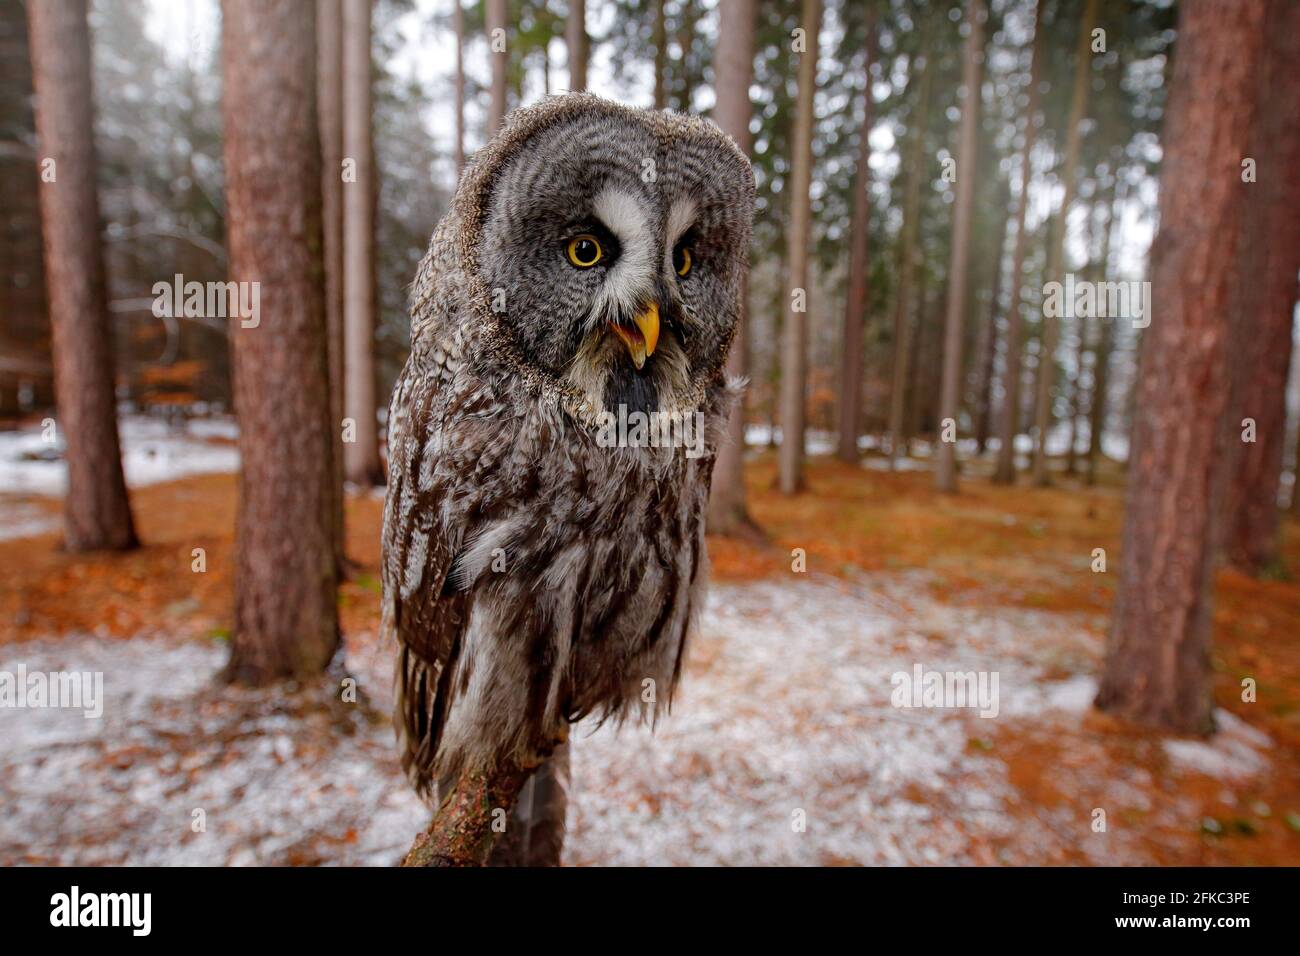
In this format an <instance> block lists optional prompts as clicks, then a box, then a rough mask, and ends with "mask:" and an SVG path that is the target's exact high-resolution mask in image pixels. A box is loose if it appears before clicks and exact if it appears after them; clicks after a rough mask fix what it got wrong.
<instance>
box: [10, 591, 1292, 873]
mask: <svg viewBox="0 0 1300 956" xmlns="http://www.w3.org/2000/svg"><path fill="white" fill-rule="evenodd" d="M1097 653H1098V651H1097V640H1096V637H1095V635H1093V634H1091V633H1089V619H1087V618H1084V617H1081V616H1072V615H1065V614H1054V613H1047V612H1041V611H1032V610H1018V609H1012V608H998V607H989V606H988V605H982V606H975V605H973V604H972V605H960V604H958V605H946V604H941V603H939V602H938V601H936V600H935V599H934V598H933V597H931V589H930V587H929V579H928V577H927V576H926V575H925V574H924V573H922V572H910V573H897V574H877V575H873V576H871V577H865V576H864V577H862V578H860V579H857V580H851V581H846V580H838V579H826V578H816V577H812V576H808V575H792V576H791V578H790V579H788V580H775V581H765V582H757V583H753V584H745V585H719V586H716V587H715V588H714V589H713V591H712V593H711V596H710V598H709V601H708V604H707V607H706V608H705V610H704V613H703V614H702V616H701V624H700V629H699V632H698V633H697V634H696V636H695V638H694V641H693V646H692V648H691V649H690V651H689V653H688V664H687V669H686V674H685V677H684V679H683V683H682V686H681V688H680V690H679V694H678V697H677V700H676V702H675V706H674V708H673V713H672V714H671V715H665V716H664V717H663V719H662V720H661V721H660V723H659V727H658V729H657V731H656V732H655V733H653V734H652V733H650V731H648V730H647V729H646V728H644V727H641V726H638V725H628V726H624V727H622V728H615V727H612V726H604V727H596V726H593V725H592V724H590V723H584V724H581V725H579V726H578V727H577V728H575V732H574V740H573V752H572V760H573V781H572V787H571V804H570V817H569V835H568V840H567V845H566V850H565V859H566V862H567V863H570V864H577V865H590V864H604V865H638V864H652V865H653V864H674V865H679V864H694V865H700V864H799V865H816V864H832V863H865V864H918V863H998V862H1007V863H1035V862H1037V863H1042V862H1052V861H1054V860H1059V859H1060V858H1061V854H1062V853H1063V852H1064V851H1065V850H1066V849H1070V850H1075V851H1077V850H1078V849H1080V848H1081V847H1082V849H1083V852H1084V853H1086V854H1087V855H1088V857H1089V858H1090V859H1092V860H1094V861H1095V862H1098V863H1112V864H1117V863H1118V864H1128V863H1140V862H1142V861H1143V859H1144V857H1143V855H1142V849H1141V834H1137V833H1127V834H1126V833H1125V832H1123V831H1122V829H1121V828H1120V827H1119V826H1116V827H1114V828H1113V831H1114V832H1113V833H1112V834H1111V835H1110V836H1107V835H1097V834H1092V833H1091V831H1090V830H1089V828H1088V823H1089V817H1088V813H1089V811H1090V807H1091V804H1089V806H1088V807H1083V806H1075V805H1073V803H1070V802H1067V803H1066V804H1065V805H1062V806H1057V807H1051V808H1045V809H1042V810H1040V811H1039V812H1036V813H1025V812H1023V810H1024V808H1023V806H1021V807H1020V808H1019V809H1020V811H1021V812H1018V813H1017V812H1013V807H1015V805H1016V804H1017V801H1019V800H1020V796H1019V793H1018V791H1017V790H1016V788H1015V787H1013V786H1012V785H1011V783H1010V781H1009V780H1008V778H1007V773H1008V770H1007V764H1006V763H1004V762H1003V761H1002V760H1001V759H999V757H998V754H997V753H996V752H990V749H989V747H990V746H991V744H989V741H990V739H991V738H992V735H993V733H994V731H995V730H996V729H1000V728H1001V727H1006V726H1012V727H1024V726H1026V722H1029V725H1030V726H1033V727H1036V728H1046V729H1047V732H1049V733H1050V732H1051V730H1050V728H1052V727H1058V726H1059V727H1075V728H1077V726H1078V724H1079V722H1080V721H1081V720H1082V715H1083V714H1084V713H1085V712H1086V711H1087V710H1088V709H1089V706H1090V701H1091V699H1092V695H1093V694H1094V692H1095V685H1094V683H1093V680H1092V678H1091V677H1090V676H1089V675H1090V674H1091V672H1092V671H1093V670H1094V668H1095V665H1096V661H1097ZM225 655H226V648H225V647H224V645H220V644H212V643H193V642H190V643H187V642H180V641H176V640H172V639H165V638H157V637H155V638H148V637H140V638H136V639H133V640H130V641H100V640H96V639H92V638H90V637H68V638H64V639H62V640H47V641H38V642H32V643H26V644H21V645H10V646H3V647H0V671H10V672H13V671H14V670H15V669H16V668H17V666H18V665H19V663H22V664H24V665H25V666H26V668H27V670H28V671H29V672H32V671H56V670H66V669H75V670H82V671H85V670H92V671H102V672H103V673H104V688H105V697H106V702H105V706H104V712H103V716H102V717H101V718H99V719H94V720H87V719H85V718H84V717H83V716H82V713H81V711H79V710H77V711H73V710H14V709H7V708H3V707H0V805H3V806H4V808H5V812H4V813H3V814H0V864H4V863H13V862H40V863H60V864H71V863H81V864H102V863H154V864H244V863H246V864H273V863H315V862H319V863H338V864H359V863H370V864H381V865H386V864H391V863H394V862H396V861H397V860H398V859H399V858H400V856H401V854H402V853H403V852H404V851H405V849H406V848H407V847H408V846H409V844H410V841H411V840H412V839H413V837H414V835H415V834H416V832H418V830H419V829H421V828H422V826H423V825H424V824H425V823H426V822H427V817H428V810H427V809H426V808H425V807H424V806H423V805H422V804H421V803H420V801H418V800H417V799H416V798H415V796H414V795H413V794H412V793H411V792H410V790H409V789H408V787H407V785H406V783H405V781H404V780H403V779H402V777H401V774H400V771H399V769H398V766H397V760H396V753H395V744H394V741H393V734H392V730H391V728H390V727H389V725H388V721H387V719H386V717H383V716H379V715H384V714H387V712H388V710H389V706H390V658H389V651H388V650H387V649H386V648H384V647H381V646H380V645H379V643H378V641H377V640H376V639H375V638H374V636H373V635H352V636H351V637H350V640H349V643H348V648H347V666H348V673H349V674H350V675H352V676H354V677H356V679H357V682H358V685H359V687H360V689H361V690H362V692H363V695H364V700H366V701H368V702H369V704H370V706H369V707H367V706H364V705H363V704H343V703H341V702H340V701H339V700H338V699H337V696H338V695H337V690H336V689H335V688H336V687H337V677H336V678H335V679H334V681H332V682H328V683H327V684H325V685H323V686H320V687H317V688H315V689H312V690H299V691H295V692H286V691H285V690H284V689H282V688H272V689H267V690H257V691H252V690H233V689H231V688H226V687H219V686H218V685H216V684H215V683H214V681H213V677H214V675H215V673H216V672H217V670H218V669H219V667H220V666H221V664H222V662H223V661H224V659H225ZM917 666H920V667H921V668H922V669H923V670H924V671H925V672H943V673H950V672H951V673H958V674H973V675H983V676H984V677H985V678H989V679H991V678H992V677H993V676H996V678H997V681H998V684H997V698H996V703H997V711H998V713H997V716H996V717H991V718H983V717H980V716H979V715H978V712H977V710H976V709H970V708H967V709H961V708H956V707H947V708H936V707H911V708H903V707H895V706H894V692H895V689H896V686H898V683H899V682H897V681H895V680H894V677H895V675H901V676H902V677H910V676H911V675H912V674H913V672H914V669H915V668H916V667H917ZM1049 672H1050V673H1052V674H1054V675H1062V674H1063V675H1065V676H1064V679H1059V680H1049V679H1047V678H1046V677H1045V674H1047V673H1049ZM1219 720H1220V724H1221V726H1222V728H1223V733H1222V735H1221V736H1220V737H1219V738H1216V739H1215V740H1214V741H1213V742H1211V743H1206V744H1202V743H1188V742H1186V741H1170V742H1167V743H1166V744H1165V747H1166V750H1167V751H1168V753H1169V755H1170V757H1171V763H1172V764H1174V765H1175V766H1174V772H1196V773H1210V774H1214V775H1219V774H1221V773H1227V772H1231V773H1232V774H1238V773H1245V774H1261V773H1265V772H1267V769H1268V767H1269V765H1270V764H1269V757H1268V756H1267V754H1266V753H1265V752H1266V751H1267V749H1268V746H1269V741H1268V738H1267V737H1266V736H1264V735H1262V734H1260V733H1259V732H1258V731H1256V730H1254V729H1253V728H1251V727H1250V726H1249V725H1246V724H1244V723H1242V722H1241V721H1239V720H1236V719H1235V718H1233V717H1232V715H1230V714H1220V715H1219ZM1070 739H1071V740H1073V741H1075V742H1076V743H1077V744H1079V745H1080V746H1086V747H1093V748H1099V747H1100V744H1098V743H1095V742H1089V740H1088V739H1087V737H1086V736H1085V737H1080V736H1079V735H1077V734H1075V735H1074V736H1073V737H1071V738H1070ZM1080 759H1082V758H1080ZM1084 765H1086V766H1088V767H1093V768H1095V767H1098V766H1105V762H1104V758H1103V757H1102V756H1100V755H1090V756H1089V758H1088V762H1087V763H1086V764H1081V765H1080V766H1084ZM1060 769H1061V770H1065V769H1066V768H1060ZM1049 772H1051V773H1055V772H1057V771H1055V770H1051V771H1049ZM1150 787H1151V778H1150V772H1149V771H1148V770H1147V769H1146V768H1143V767H1140V766H1139V767H1123V768H1116V771H1115V773H1114V779H1113V780H1107V781H1106V782H1105V796H1106V802H1105V803H1104V805H1105V806H1114V807H1133V808H1137V809H1139V810H1142V811H1144V812H1145V811H1147V810H1150V811H1151V812H1152V813H1164V814H1175V815H1178V819H1181V816H1182V815H1186V814H1188V813H1191V810H1189V809H1188V808H1187V807H1185V806H1183V805H1182V804H1179V805H1178V806H1172V807H1165V806H1161V807H1152V806H1151V801H1150V797H1149V792H1150ZM195 809H202V810H203V811H204V813H205V814H206V823H207V829H206V832H202V833H195V832H193V831H192V829H191V822H192V820H193V811H194V810H195ZM1112 837H1113V839H1112Z"/></svg>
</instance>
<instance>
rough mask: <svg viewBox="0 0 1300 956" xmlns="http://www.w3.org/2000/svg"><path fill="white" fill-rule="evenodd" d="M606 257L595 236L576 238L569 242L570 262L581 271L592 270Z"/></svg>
mask: <svg viewBox="0 0 1300 956" xmlns="http://www.w3.org/2000/svg"><path fill="white" fill-rule="evenodd" d="M604 255H605V252H604V250H603V249H601V248H600V242H599V241H597V239H596V237H595V236H574V237H573V238H572V239H570V240H569V261H570V262H572V263H573V264H574V265H575V266H577V267H578V268H579V269H590V268H591V267H592V266H594V265H595V264H596V263H597V262H599V261H600V260H601V259H602V258H604Z"/></svg>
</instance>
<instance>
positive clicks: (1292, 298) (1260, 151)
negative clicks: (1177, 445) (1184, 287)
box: [1225, 0, 1300, 575]
mask: <svg viewBox="0 0 1300 956" xmlns="http://www.w3.org/2000/svg"><path fill="white" fill-rule="evenodd" d="M1266 32H1267V34H1268V37H1269V42H1268V50H1267V55H1266V60H1265V67H1264V71H1263V76H1262V78H1261V80H1262V86H1261V90H1260V97H1261V100H1260V102H1262V103H1263V104H1264V106H1263V107H1262V108H1261V109H1259V110H1257V112H1256V114H1255V127H1254V129H1253V130H1252V135H1251V143H1250V146H1249V151H1248V152H1247V153H1246V155H1247V156H1250V157H1251V158H1253V159H1254V160H1255V161H1256V177H1257V179H1256V182H1254V183H1251V184H1248V185H1247V186H1246V189H1247V190H1248V192H1247V196H1246V200H1245V211H1244V217H1245V220H1244V224H1243V235H1242V248H1241V251H1240V253H1239V261H1238V265H1237V277H1238V279H1239V282H1238V284H1237V287H1236V290H1235V295H1234V299H1235V301H1234V303H1233V308H1234V312H1235V318H1236V321H1237V322H1238V327H1239V328H1241V329H1243V330H1245V334H1244V335H1243V336H1242V337H1241V340H1240V345H1239V347H1238V348H1237V349H1236V350H1235V355H1234V358H1235V364H1236V368H1235V370H1234V371H1235V376H1236V385H1235V393H1234V403H1233V404H1234V408H1235V409H1236V411H1235V412H1234V413H1233V415H1232V419H1233V420H1232V421H1231V422H1230V423H1229V427H1230V428H1231V429H1233V430H1234V431H1236V432H1237V433H1238V437H1239V436H1240V430H1241V429H1242V428H1243V427H1244V426H1243V425H1242V422H1243V421H1245V420H1246V419H1251V420H1253V421H1254V423H1255V435H1254V437H1255V440H1254V441H1253V442H1242V443H1241V444H1240V447H1239V448H1237V449H1236V463H1235V467H1234V468H1233V470H1232V478H1231V479H1230V482H1229V486H1228V491H1227V495H1228V499H1227V502H1228V518H1227V527H1226V535H1225V551H1226V553H1227V557H1228V561H1229V562H1230V563H1231V564H1232V565H1233V566H1234V567H1236V568H1238V569H1239V570H1241V571H1244V572H1245V573H1247V574H1252V575H1258V574H1260V573H1261V572H1263V571H1266V570H1268V569H1269V568H1270V567H1271V566H1272V565H1273V564H1275V563H1276V562H1277V560H1278V555H1279V546H1280V542H1279V532H1280V520H1279V519H1280V515H1279V509H1278V486H1279V485H1280V484H1281V478H1282V458H1283V453H1284V451H1285V448H1286V385H1287V379H1288V377H1289V375H1290V371H1291V351H1292V347H1291V327H1292V324H1293V316H1294V313H1295V303H1296V296H1297V282H1296V274H1297V272H1300V177H1297V175H1296V172H1297V170H1300V59H1298V58H1297V56H1296V54H1295V52H1294V51H1295V49H1296V41H1297V38H1298V37H1300V4H1296V3H1293V2H1292V3H1288V2H1282V0H1272V3H1271V4H1270V7H1269V20H1268V28H1267V31H1266Z"/></svg>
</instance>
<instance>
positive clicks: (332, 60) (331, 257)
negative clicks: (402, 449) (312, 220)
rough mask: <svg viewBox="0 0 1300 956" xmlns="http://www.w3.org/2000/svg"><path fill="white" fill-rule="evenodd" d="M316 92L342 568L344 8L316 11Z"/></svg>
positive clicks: (336, 4)
mask: <svg viewBox="0 0 1300 956" xmlns="http://www.w3.org/2000/svg"><path fill="white" fill-rule="evenodd" d="M316 16H317V21H316V39H317V50H316V63H317V68H316V91H317V101H318V103H319V109H318V113H319V119H320V143H321V210H322V224H323V230H324V235H325V245H324V249H325V340H326V343H327V345H326V347H327V349H328V350H329V421H330V426H329V427H330V436H331V437H330V443H331V444H332V445H333V446H334V453H333V461H334V478H333V486H334V554H335V561H336V564H337V565H338V573H339V578H340V579H342V578H343V576H344V573H345V569H346V568H347V554H346V544H345V536H344V526H343V503H344V495H343V432H342V429H343V393H344V383H343V364H344V363H343V176H342V172H343V4H342V0H321V2H320V4H319V6H318V7H317V8H316Z"/></svg>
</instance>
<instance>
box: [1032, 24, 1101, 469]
mask: <svg viewBox="0 0 1300 956" xmlns="http://www.w3.org/2000/svg"><path fill="white" fill-rule="evenodd" d="M1096 22H1097V0H1085V2H1084V5H1083V16H1082V17H1081V18H1080V20H1079V39H1078V43H1077V44H1076V47H1075V56H1076V58H1077V59H1076V61H1075V65H1074V90H1073V92H1072V95H1071V97H1070V118H1069V120H1068V123H1069V125H1068V126H1067V127H1066V134H1065V157H1064V161H1063V164H1062V167H1061V181H1062V184H1063V185H1064V187H1065V195H1064V196H1063V197H1062V198H1061V211H1060V214H1059V215H1058V217H1057V220H1056V228H1055V230H1054V231H1053V233H1052V236H1053V238H1052V240H1051V245H1050V246H1048V251H1047V279H1048V281H1049V282H1051V281H1056V282H1060V281H1063V280H1064V276H1063V275H1062V274H1061V273H1062V270H1063V269H1064V268H1065V233H1066V230H1067V229H1069V227H1070V204H1071V203H1072V202H1073V201H1074V169H1075V167H1076V166H1077V165H1078V163H1079V144H1080V141H1081V138H1082V135H1081V130H1080V127H1079V124H1080V123H1081V122H1083V118H1084V115H1085V111H1086V110H1087V107H1088V79H1089V77H1090V76H1091V75H1092V49H1091V44H1092V26H1093V24H1094V23H1096ZM1059 336H1060V320H1059V319H1057V318H1056V317H1054V316H1050V315H1048V314H1047V313H1046V312H1044V313H1043V347H1042V350H1041V352H1040V353H1039V354H1040V356H1041V358H1040V359H1039V362H1038V381H1037V393H1036V395H1035V398H1034V425H1035V431H1036V432H1037V434H1036V435H1035V439H1034V484H1037V485H1047V484H1050V483H1051V480H1052V479H1051V475H1050V474H1049V473H1048V470H1047V433H1048V431H1049V430H1050V429H1051V426H1052V378H1053V377H1054V374H1053V373H1054V372H1055V371H1056V361H1055V357H1056V340H1057V338H1058V337H1059Z"/></svg>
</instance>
